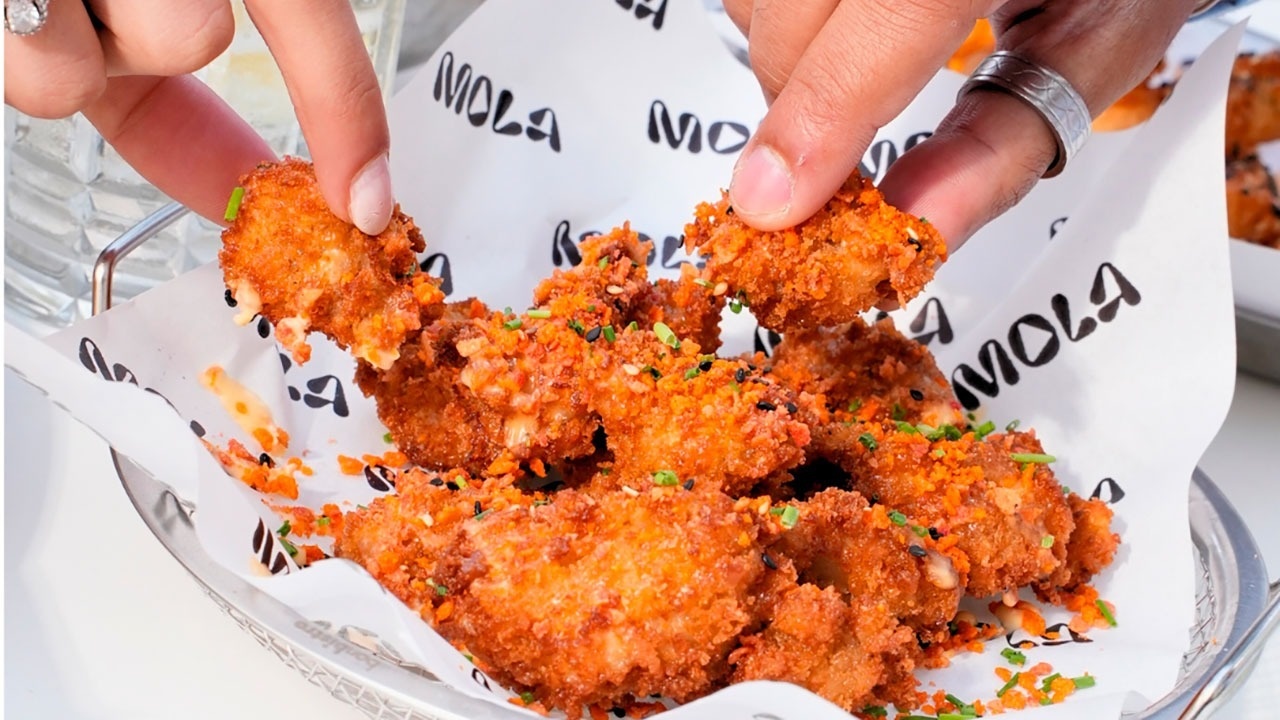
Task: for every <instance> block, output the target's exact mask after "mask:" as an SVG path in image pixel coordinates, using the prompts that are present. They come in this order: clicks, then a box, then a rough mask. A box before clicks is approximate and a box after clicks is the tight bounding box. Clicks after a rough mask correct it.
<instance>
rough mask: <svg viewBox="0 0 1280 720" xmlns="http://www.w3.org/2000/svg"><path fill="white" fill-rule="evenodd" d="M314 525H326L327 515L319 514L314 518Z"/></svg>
mask: <svg viewBox="0 0 1280 720" xmlns="http://www.w3.org/2000/svg"><path fill="white" fill-rule="evenodd" d="M316 525H318V526H319V527H327V526H328V525H329V516H328V515H321V516H320V517H318V518H316Z"/></svg>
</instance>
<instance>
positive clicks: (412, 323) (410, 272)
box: [218, 158, 444, 370]
mask: <svg viewBox="0 0 1280 720" xmlns="http://www.w3.org/2000/svg"><path fill="white" fill-rule="evenodd" d="M240 185H241V187H243V188H244V195H243V199H242V200H241V203H240V208H239V211H238V213H237V214H236V216H235V220H234V221H233V222H232V223H231V226H230V227H228V228H227V229H226V230H224V231H223V233H222V250H221V252H219V254H218V259H219V261H220V263H221V264H222V270H223V274H224V277H225V281H226V284H227V288H228V290H229V291H230V292H231V297H232V298H233V299H234V300H235V301H236V303H237V306H238V307H239V308H240V314H239V316H238V317H237V322H240V323H241V324H244V323H247V322H249V321H250V320H251V319H252V318H253V317H254V315H256V314H261V315H262V316H263V317H265V318H267V319H268V320H270V321H271V323H272V324H273V325H275V328H276V339H277V340H279V341H280V344H281V345H283V346H284V347H285V348H286V349H287V350H289V352H290V354H292V356H293V359H294V360H295V361H296V362H298V363H303V362H306V361H307V360H308V359H309V358H310V357H311V347H310V346H309V345H308V344H307V341H306V336H307V333H309V332H311V331H313V330H314V331H317V332H321V333H324V334H325V335H327V336H328V337H330V338H331V339H333V341H334V342H336V343H337V344H338V346H339V347H342V348H344V349H347V350H350V351H351V353H352V354H353V355H355V356H356V357H357V358H359V359H361V360H364V361H366V362H368V363H369V364H371V365H373V366H374V367H376V368H380V369H383V370H385V369H387V368H389V367H391V365H392V363H394V362H395V360H396V358H397V357H399V348H400V345H401V344H402V343H403V342H404V341H405V339H406V338H408V337H410V336H411V334H412V333H413V332H414V331H416V330H417V329H418V328H419V327H421V318H420V315H421V313H422V312H423V310H424V309H429V308H432V307H434V306H438V305H440V304H441V303H442V302H443V301H444V294H443V293H441V292H440V290H439V288H438V287H437V284H436V282H435V281H433V280H432V279H430V278H428V277H427V276H426V275H425V273H421V274H416V273H415V271H416V270H417V267H418V266H417V257H416V255H415V253H418V252H421V251H422V250H423V249H424V248H425V243H424V242H423V240H422V233H420V232H419V231H418V228H417V227H416V226H415V225H414V224H413V221H412V220H410V219H409V218H408V217H406V216H405V215H404V214H402V213H401V212H400V211H399V208H398V207H397V209H396V210H395V212H393V213H392V216H391V224H390V225H388V226H387V229H386V230H385V231H383V232H382V233H381V234H380V235H377V236H369V235H365V234H364V233H362V232H360V231H359V230H358V229H356V227H355V226H354V225H352V224H350V223H348V222H345V221H343V220H341V219H339V218H338V216H336V215H334V214H333V213H332V212H331V211H330V210H329V206H328V205H327V204H326V203H325V200H324V197H322V196H321V194H320V187H319V185H318V184H317V183H316V178H315V172H314V170H313V169H312V166H311V164H310V163H308V162H304V161H302V160H298V159H295V158H287V159H285V160H284V161H282V162H279V163H271V164H264V165H260V166H259V167H258V169H257V170H255V171H253V172H251V173H249V174H248V175H245V176H244V177H243V178H241V179H240Z"/></svg>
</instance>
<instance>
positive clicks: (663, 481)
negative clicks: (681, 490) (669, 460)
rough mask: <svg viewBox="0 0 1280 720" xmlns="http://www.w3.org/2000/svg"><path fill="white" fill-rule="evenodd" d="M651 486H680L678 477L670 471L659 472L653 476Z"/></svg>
mask: <svg viewBox="0 0 1280 720" xmlns="http://www.w3.org/2000/svg"><path fill="white" fill-rule="evenodd" d="M653 484H654V485H662V486H664V487H670V486H673V485H679V484H680V477H679V476H677V475H676V474H675V473H674V472H672V471H670V470H659V471H658V472H656V473H654V474H653Z"/></svg>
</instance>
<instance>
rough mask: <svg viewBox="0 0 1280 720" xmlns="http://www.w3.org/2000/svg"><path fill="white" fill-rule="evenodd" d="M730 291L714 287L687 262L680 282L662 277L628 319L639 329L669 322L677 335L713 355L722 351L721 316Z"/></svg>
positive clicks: (651, 287)
mask: <svg viewBox="0 0 1280 720" xmlns="http://www.w3.org/2000/svg"><path fill="white" fill-rule="evenodd" d="M727 290H728V285H727V284H721V285H718V286H717V285H714V284H712V283H711V282H709V281H707V280H705V279H703V278H702V277H701V275H700V273H699V272H698V270H697V268H695V267H694V266H693V265H691V264H689V263H685V264H683V265H681V266H680V277H679V279H676V280H668V279H666V278H661V279H659V280H657V281H655V282H654V283H653V284H652V285H650V286H649V290H648V292H646V293H644V294H643V295H641V296H640V297H639V298H638V299H637V302H636V304H635V307H633V308H632V310H631V312H630V314H629V315H628V317H627V319H628V320H634V321H636V323H637V324H639V325H640V327H653V324H654V323H659V322H660V323H666V325H667V327H669V328H671V330H672V331H673V332H675V334H676V335H677V336H679V337H682V338H689V339H690V340H692V341H693V342H695V343H697V344H698V347H700V348H702V351H703V352H705V353H714V352H715V351H716V350H718V349H719V348H720V314H721V312H722V311H723V310H724V306H725V293H726V291H727ZM717 291H718V292H717Z"/></svg>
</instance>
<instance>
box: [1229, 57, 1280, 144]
mask: <svg viewBox="0 0 1280 720" xmlns="http://www.w3.org/2000/svg"><path fill="white" fill-rule="evenodd" d="M1271 140H1280V51H1272V52H1269V53H1263V54H1257V55H1255V54H1250V53H1243V54H1241V55H1240V56H1239V57H1237V58H1236V62H1235V65H1234V66H1233V67H1232V69H1231V84H1230V86H1228V88H1227V159H1229V160H1234V159H1237V158H1242V157H1247V156H1249V155H1252V154H1254V151H1255V149H1256V148H1257V146H1258V145H1259V144H1261V143H1264V142H1268V141H1271Z"/></svg>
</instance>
